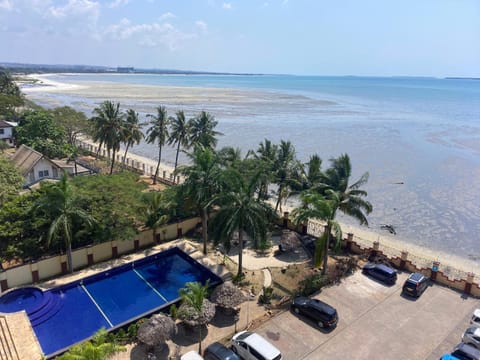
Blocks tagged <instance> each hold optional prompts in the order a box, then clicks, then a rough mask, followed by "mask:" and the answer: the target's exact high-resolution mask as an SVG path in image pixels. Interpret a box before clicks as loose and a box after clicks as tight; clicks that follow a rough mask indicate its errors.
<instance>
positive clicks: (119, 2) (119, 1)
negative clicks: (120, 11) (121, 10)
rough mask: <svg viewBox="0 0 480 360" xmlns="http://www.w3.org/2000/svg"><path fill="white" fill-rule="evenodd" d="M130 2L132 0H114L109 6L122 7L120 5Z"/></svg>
mask: <svg viewBox="0 0 480 360" xmlns="http://www.w3.org/2000/svg"><path fill="white" fill-rule="evenodd" d="M129 2H130V0H113V1H112V2H111V3H109V4H108V5H107V6H108V7H109V8H111V9H113V8H116V7H120V6H125V5H127V4H128V3H129Z"/></svg>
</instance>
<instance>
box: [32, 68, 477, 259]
mask: <svg viewBox="0 0 480 360" xmlns="http://www.w3.org/2000/svg"><path fill="white" fill-rule="evenodd" d="M52 79H54V80H56V81H61V82H70V83H80V84H84V85H90V84H92V81H95V82H98V83H95V86H94V87H93V88H89V89H87V90H85V89H84V90H72V91H65V92H64V93H62V94H60V93H55V92H49V93H32V94H30V95H29V96H30V97H31V98H32V99H33V100H36V101H38V102H40V103H42V104H45V105H47V106H59V105H63V104H70V105H72V106H74V107H76V108H78V109H82V110H84V111H86V112H87V113H89V112H90V111H91V109H92V108H93V107H94V106H95V104H98V103H100V102H102V101H103V100H106V99H112V100H115V101H120V103H121V104H122V106H123V107H125V108H129V107H133V108H135V109H136V110H137V111H139V112H140V113H141V114H142V115H145V114H146V113H154V111H155V107H156V106H158V105H160V104H161V105H165V106H167V109H168V111H169V114H170V115H173V114H174V112H175V111H177V110H185V112H186V113H187V114H188V115H194V114H196V113H198V112H199V111H201V110H206V111H209V112H210V113H212V114H213V115H215V117H216V119H217V120H218V121H219V125H218V130H219V131H221V132H222V133H223V134H224V136H222V137H221V138H220V139H219V146H226V145H229V146H235V147H240V148H241V149H242V150H243V153H244V154H245V153H246V150H248V149H256V148H257V146H258V144H259V143H260V142H262V141H263V139H265V138H268V139H270V140H272V141H274V142H278V141H280V139H284V140H290V141H291V142H292V143H293V144H294V145H295V147H296V150H297V155H298V157H299V158H300V159H302V160H304V161H306V160H308V157H309V156H310V155H311V154H313V153H318V154H319V155H320V156H321V158H322V159H324V167H326V166H328V165H327V164H328V159H329V158H331V157H336V156H338V155H340V154H341V153H348V154H349V155H350V157H351V160H352V165H353V173H354V176H353V180H355V179H356V178H358V177H359V176H360V175H361V174H362V173H363V172H365V171H369V173H370V180H369V183H368V184H367V186H366V187H365V188H366V190H367V191H368V199H369V200H370V202H372V204H373V206H374V211H373V213H372V214H371V215H370V216H369V222H370V227H371V228H372V229H373V230H375V231H381V230H380V225H381V224H391V225H393V226H394V227H395V230H396V232H397V234H398V235H399V236H401V237H402V238H404V239H410V240H409V241H411V242H413V243H416V244H420V245H425V246H428V247H430V248H433V249H438V250H442V251H446V252H453V253H455V254H457V255H460V256H465V257H467V256H469V255H471V256H475V255H477V254H478V253H479V250H480V244H479V242H478V240H477V239H476V237H477V234H478V233H480V223H479V221H478V219H480V182H479V181H478V180H479V179H480V156H479V154H480V141H479V140H480V123H479V121H480V81H474V80H453V79H452V80H450V79H448V80H446V79H430V78H408V79H405V78H359V77H297V76H210V75H208V76H207V75H205V76H181V75H97V74H94V75H93V74H92V75H70V76H66V75H63V76H57V77H55V78H52ZM105 82H113V83H114V84H113V85H112V83H110V84H109V83H105ZM144 85H148V86H150V87H146V86H144ZM158 86H165V87H166V88H161V87H158ZM172 86H175V87H178V88H176V89H173V90H172V89H170V90H171V91H167V90H168V87H172ZM128 89H131V91H129V90H128ZM132 151H134V152H135V153H137V154H139V155H143V156H147V157H150V158H155V157H156V153H157V149H156V147H154V146H152V145H150V144H145V143H143V144H140V145H139V146H136V147H134V149H133V150H132ZM164 156H165V158H166V160H167V161H169V162H172V161H173V160H174V156H175V152H174V150H173V149H168V150H166V151H164ZM183 160H185V159H184V158H183ZM342 221H346V222H349V221H350V220H349V219H344V218H342Z"/></svg>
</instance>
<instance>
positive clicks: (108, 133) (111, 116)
mask: <svg viewBox="0 0 480 360" xmlns="http://www.w3.org/2000/svg"><path fill="white" fill-rule="evenodd" d="M93 112H94V113H95V116H93V117H92V119H91V120H92V121H94V134H93V140H94V141H99V142H100V145H99V147H98V151H100V148H101V147H102V145H105V147H106V148H107V151H108V153H109V154H110V151H112V152H113V153H112V164H111V167H110V174H112V172H113V165H114V163H115V153H116V152H117V151H118V150H120V143H121V142H122V136H123V127H124V114H122V113H121V111H120V103H116V104H115V103H113V102H112V101H109V100H107V101H104V102H103V103H102V104H101V105H100V106H99V107H96V108H95V109H93ZM97 156H98V152H97Z"/></svg>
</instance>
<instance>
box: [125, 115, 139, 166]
mask: <svg viewBox="0 0 480 360" xmlns="http://www.w3.org/2000/svg"><path fill="white" fill-rule="evenodd" d="M142 139H143V132H142V129H141V125H140V121H139V119H138V113H137V112H135V110H133V109H128V110H127V114H126V117H125V126H124V127H123V136H122V140H123V142H124V143H125V144H126V145H127V147H126V149H125V154H123V161H122V166H125V160H126V159H127V153H128V149H129V147H130V146H132V145H133V144H137V145H138V144H140V141H141V140H142Z"/></svg>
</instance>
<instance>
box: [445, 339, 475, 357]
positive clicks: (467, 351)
mask: <svg viewBox="0 0 480 360" xmlns="http://www.w3.org/2000/svg"><path fill="white" fill-rule="evenodd" d="M451 355H452V356H455V357H456V358H459V359H461V360H480V350H479V349H477V348H474V347H473V346H472V345H468V344H465V343H463V342H462V343H460V344H458V345H457V346H455V349H453V352H452V354H451Z"/></svg>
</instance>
